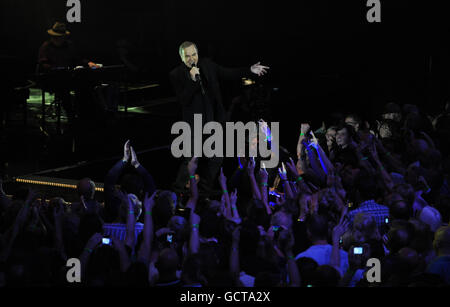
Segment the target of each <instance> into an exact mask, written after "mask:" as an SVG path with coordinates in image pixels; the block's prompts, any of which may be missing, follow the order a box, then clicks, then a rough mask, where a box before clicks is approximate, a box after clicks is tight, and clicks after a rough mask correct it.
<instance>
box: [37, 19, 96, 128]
mask: <svg viewBox="0 0 450 307" xmlns="http://www.w3.org/2000/svg"><path fill="white" fill-rule="evenodd" d="M47 33H48V35H49V39H48V40H47V41H45V42H44V43H43V44H42V45H41V47H40V49H39V57H38V63H39V64H38V72H39V73H40V74H44V75H46V74H47V75H51V73H57V72H58V71H69V70H70V69H73V68H77V67H80V66H83V67H86V68H87V67H90V68H92V69H94V68H99V67H101V65H99V64H96V63H94V62H91V61H88V60H85V59H82V58H81V57H80V56H79V55H78V53H77V51H76V49H75V47H74V45H73V43H72V42H71V41H70V40H69V39H68V36H69V35H70V32H69V31H68V30H67V29H66V25H65V24H64V23H62V22H55V24H54V25H53V27H52V28H51V29H48V30H47ZM49 80H51V81H50V82H49V81H47V83H46V84H45V86H46V88H49V89H50V90H51V91H54V93H55V98H56V97H57V98H56V99H59V100H60V101H61V105H62V107H63V108H64V110H65V111H66V114H67V116H68V120H69V123H70V124H71V123H73V122H74V119H75V114H76V113H79V112H76V111H75V109H78V111H79V109H80V102H83V101H85V100H87V98H86V97H90V96H91V95H90V92H91V91H92V88H93V85H92V84H89V83H88V82H86V81H85V80H82V81H83V82H81V83H76V84H75V83H74V82H73V79H65V78H64V77H63V75H56V74H55V75H53V78H50V79H49ZM72 89H74V90H75V93H76V95H75V101H77V108H75V107H74V106H73V104H72V99H71V96H70V90H72ZM79 115H80V114H79Z"/></svg>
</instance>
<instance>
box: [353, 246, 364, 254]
mask: <svg viewBox="0 0 450 307" xmlns="http://www.w3.org/2000/svg"><path fill="white" fill-rule="evenodd" d="M362 253H363V248H362V247H355V248H353V254H355V255H361V254H362Z"/></svg>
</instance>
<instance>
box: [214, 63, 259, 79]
mask: <svg viewBox="0 0 450 307" xmlns="http://www.w3.org/2000/svg"><path fill="white" fill-rule="evenodd" d="M210 63H211V65H212V66H213V68H214V69H215V70H216V71H217V73H218V75H219V78H220V79H224V80H236V79H240V78H242V77H249V76H250V75H251V71H250V67H241V68H226V67H223V66H220V65H219V64H216V63H214V62H213V61H210Z"/></svg>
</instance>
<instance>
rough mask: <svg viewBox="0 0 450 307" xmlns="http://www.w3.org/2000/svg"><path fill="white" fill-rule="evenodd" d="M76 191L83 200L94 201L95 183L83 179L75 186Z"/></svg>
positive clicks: (88, 179)
mask: <svg viewBox="0 0 450 307" xmlns="http://www.w3.org/2000/svg"><path fill="white" fill-rule="evenodd" d="M77 191H78V195H79V196H83V197H84V199H85V200H91V199H94V195H95V183H94V182H93V181H92V180H91V179H90V178H83V179H81V180H80V181H79V182H78V184H77Z"/></svg>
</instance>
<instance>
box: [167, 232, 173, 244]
mask: <svg viewBox="0 0 450 307" xmlns="http://www.w3.org/2000/svg"><path fill="white" fill-rule="evenodd" d="M172 238H173V235H169V234H168V235H167V242H169V243H172Z"/></svg>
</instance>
